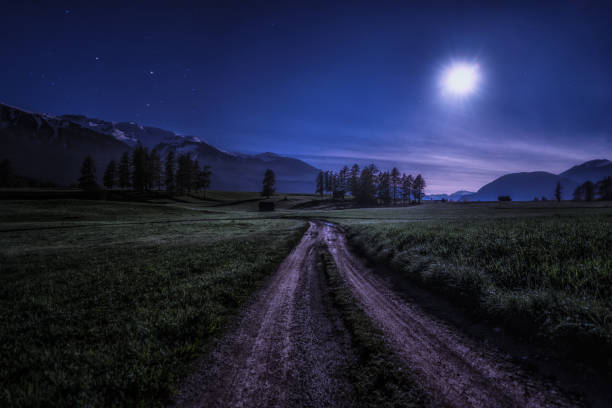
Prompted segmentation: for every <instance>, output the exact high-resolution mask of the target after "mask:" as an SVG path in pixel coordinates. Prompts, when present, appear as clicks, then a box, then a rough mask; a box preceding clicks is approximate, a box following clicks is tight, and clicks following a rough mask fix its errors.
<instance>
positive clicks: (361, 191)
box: [355, 164, 378, 205]
mask: <svg viewBox="0 0 612 408" xmlns="http://www.w3.org/2000/svg"><path fill="white" fill-rule="evenodd" d="M377 174H378V169H376V166H374V165H373V164H372V165H369V166H366V167H364V168H363V170H361V175H360V176H359V187H358V188H357V194H356V196H355V200H356V201H357V202H358V203H359V204H366V205H367V204H374V203H376V176H377Z"/></svg>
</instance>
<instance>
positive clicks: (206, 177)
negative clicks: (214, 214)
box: [197, 166, 212, 199]
mask: <svg viewBox="0 0 612 408" xmlns="http://www.w3.org/2000/svg"><path fill="white" fill-rule="evenodd" d="M211 175H212V171H211V170H210V166H204V167H202V170H199V171H198V177H197V179H198V183H197V189H198V190H202V191H203V192H204V199H206V191H207V190H208V189H209V188H210V178H211Z"/></svg>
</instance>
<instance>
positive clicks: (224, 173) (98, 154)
mask: <svg viewBox="0 0 612 408" xmlns="http://www.w3.org/2000/svg"><path fill="white" fill-rule="evenodd" d="M138 143H141V144H142V145H143V146H146V147H148V148H149V149H151V150H153V149H154V150H157V151H158V152H159V153H160V154H162V155H163V156H162V157H165V155H166V154H167V153H168V151H169V150H174V151H176V152H177V153H190V154H191V155H192V156H193V157H194V158H195V159H197V160H198V161H199V162H200V164H208V165H210V166H211V167H212V171H213V176H212V185H211V188H212V189H216V190H237V191H259V190H260V189H261V181H262V179H263V174H264V172H265V170H266V169H267V168H271V169H272V170H274V172H275V174H276V183H277V191H279V192H295V193H312V192H314V183H315V178H316V176H317V174H318V169H316V168H315V167H313V166H311V165H309V164H307V163H305V162H303V161H301V160H298V159H294V158H291V157H284V156H280V155H277V154H274V153H269V152H267V153H262V154H258V155H248V154H235V153H229V152H225V151H223V150H221V149H218V148H216V147H214V146H212V145H210V144H208V143H206V142H205V141H204V140H202V139H201V138H199V137H197V136H182V135H177V134H175V133H174V132H171V131H168V130H164V129H159V128H155V127H150V126H142V125H139V124H137V123H134V122H108V121H104V120H101V119H92V118H88V117H85V116H82V115H63V116H57V117H56V116H52V115H46V114H38V113H32V112H27V111H25V110H22V109H18V108H14V107H11V106H8V105H3V104H0V160H2V159H4V158H8V159H10V160H11V161H12V162H13V165H14V167H15V169H16V171H17V172H18V173H19V174H22V175H24V176H28V177H33V178H37V179H43V180H48V181H52V182H56V183H58V184H62V185H68V184H71V183H75V182H76V180H77V178H78V175H79V169H80V166H81V163H82V161H83V159H84V157H85V156H86V155H87V154H90V155H92V156H93V157H94V160H95V161H96V165H97V174H98V177H99V178H101V175H102V173H103V171H104V167H105V166H106V164H107V163H108V162H109V161H110V160H111V159H113V158H114V159H119V157H120V156H121V154H123V152H125V151H129V150H131V149H132V148H133V147H134V146H136V145H137V144H138Z"/></svg>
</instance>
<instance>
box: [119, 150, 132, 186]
mask: <svg viewBox="0 0 612 408" xmlns="http://www.w3.org/2000/svg"><path fill="white" fill-rule="evenodd" d="M119 187H120V188H129V187H130V154H129V153H128V152H125V153H123V155H122V156H121V160H119Z"/></svg>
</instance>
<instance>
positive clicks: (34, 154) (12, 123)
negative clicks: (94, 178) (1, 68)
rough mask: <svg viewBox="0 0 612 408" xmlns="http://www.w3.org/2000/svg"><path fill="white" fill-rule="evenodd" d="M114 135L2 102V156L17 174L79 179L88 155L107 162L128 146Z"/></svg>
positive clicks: (100, 163)
mask: <svg viewBox="0 0 612 408" xmlns="http://www.w3.org/2000/svg"><path fill="white" fill-rule="evenodd" d="M128 149H129V146H128V145H126V144H125V143H123V142H122V141H120V140H117V139H116V138H114V137H111V136H108V135H106V134H103V133H99V132H96V131H93V130H91V129H87V128H84V127H82V126H81V125H79V124H77V123H74V122H71V121H70V120H67V119H65V118H61V117H54V116H49V115H44V114H37V113H31V112H26V111H23V110H20V109H17V108H13V107H10V106H7V105H0V157H1V158H2V159H5V158H6V159H10V160H11V161H12V162H13V166H14V168H15V171H16V172H17V174H20V175H22V176H26V177H32V178H36V179H42V180H45V181H52V182H55V183H58V184H62V185H69V184H72V183H75V182H76V180H77V178H78V174H79V170H80V167H81V164H82V163H83V159H84V158H85V156H86V155H88V154H92V155H94V157H95V160H96V163H97V165H98V169H97V170H98V175H101V174H102V171H103V166H104V165H106V163H108V161H110V160H111V159H113V158H118V157H119V155H120V154H121V153H123V152H124V151H125V150H128Z"/></svg>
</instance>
